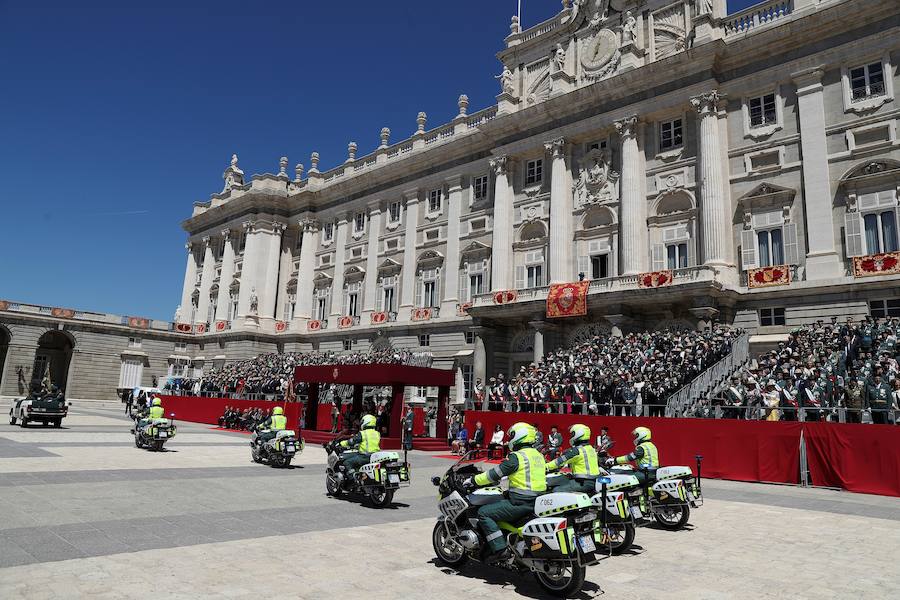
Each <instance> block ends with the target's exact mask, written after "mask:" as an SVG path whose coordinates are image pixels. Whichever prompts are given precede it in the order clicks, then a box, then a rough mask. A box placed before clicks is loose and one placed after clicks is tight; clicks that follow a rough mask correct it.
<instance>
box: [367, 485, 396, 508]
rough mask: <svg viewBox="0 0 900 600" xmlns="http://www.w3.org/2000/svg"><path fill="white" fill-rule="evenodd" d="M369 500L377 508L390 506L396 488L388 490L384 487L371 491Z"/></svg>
mask: <svg viewBox="0 0 900 600" xmlns="http://www.w3.org/2000/svg"><path fill="white" fill-rule="evenodd" d="M368 496H369V502H371V503H372V506H374V507H375V508H384V507H385V506H389V505H390V503H391V501H392V500H393V499H394V490H386V489H384V488H377V489H374V490H372V491H370V492H369V494H368Z"/></svg>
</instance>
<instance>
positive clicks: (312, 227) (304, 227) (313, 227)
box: [297, 217, 321, 233]
mask: <svg viewBox="0 0 900 600" xmlns="http://www.w3.org/2000/svg"><path fill="white" fill-rule="evenodd" d="M297 225H299V226H300V231H302V232H303V233H307V232H308V233H315V232H316V231H318V230H319V228H320V227H321V224H320V223H319V222H318V221H317V220H315V219H313V218H311V217H305V218H303V219H300V220H299V221H297Z"/></svg>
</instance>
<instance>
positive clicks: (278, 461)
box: [269, 454, 284, 468]
mask: <svg viewBox="0 0 900 600" xmlns="http://www.w3.org/2000/svg"><path fill="white" fill-rule="evenodd" d="M269 465H270V466H273V467H276V468H278V467H283V466H284V457H283V456H281V455H280V454H274V455H272V458H270V459H269Z"/></svg>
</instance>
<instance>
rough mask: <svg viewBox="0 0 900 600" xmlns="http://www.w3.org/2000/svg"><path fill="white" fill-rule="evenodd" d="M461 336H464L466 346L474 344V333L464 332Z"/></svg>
mask: <svg viewBox="0 0 900 600" xmlns="http://www.w3.org/2000/svg"><path fill="white" fill-rule="evenodd" d="M463 335H464V336H465V339H466V343H467V344H474V343H475V333H474V332H472V331H466V332H464V333H463Z"/></svg>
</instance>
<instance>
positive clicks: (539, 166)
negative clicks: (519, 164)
mask: <svg viewBox="0 0 900 600" xmlns="http://www.w3.org/2000/svg"><path fill="white" fill-rule="evenodd" d="M543 179H544V159H542V158H538V159H537V160H529V161H528V162H526V163H525V185H537V184H539V183H540V182H541V181H543Z"/></svg>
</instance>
